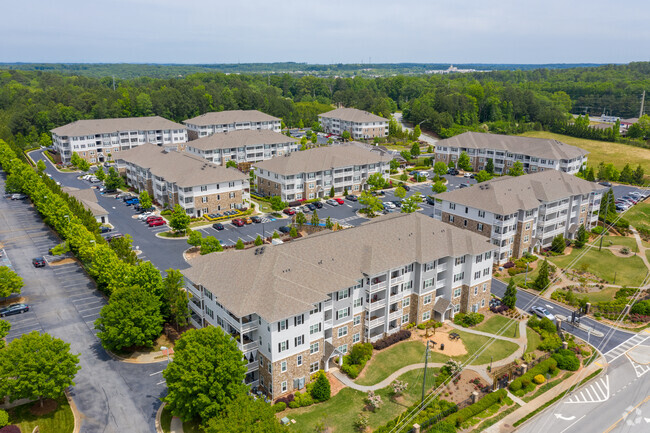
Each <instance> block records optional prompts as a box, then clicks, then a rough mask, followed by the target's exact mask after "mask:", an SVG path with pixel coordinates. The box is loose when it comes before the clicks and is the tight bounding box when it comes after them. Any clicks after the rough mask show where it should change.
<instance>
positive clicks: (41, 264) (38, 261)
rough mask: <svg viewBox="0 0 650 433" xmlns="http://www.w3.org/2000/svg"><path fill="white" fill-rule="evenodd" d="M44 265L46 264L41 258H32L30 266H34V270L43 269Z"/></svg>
mask: <svg viewBox="0 0 650 433" xmlns="http://www.w3.org/2000/svg"><path fill="white" fill-rule="evenodd" d="M46 263H47V262H46V261H45V259H44V258H43V257H34V258H33V259H32V265H34V267H35V268H44V267H45V265H46Z"/></svg>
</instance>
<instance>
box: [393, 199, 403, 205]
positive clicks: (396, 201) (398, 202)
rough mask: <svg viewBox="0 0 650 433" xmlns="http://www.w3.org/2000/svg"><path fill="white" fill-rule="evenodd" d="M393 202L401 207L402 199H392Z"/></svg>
mask: <svg viewBox="0 0 650 433" xmlns="http://www.w3.org/2000/svg"><path fill="white" fill-rule="evenodd" d="M393 204H394V205H395V206H397V207H402V201H401V200H393Z"/></svg>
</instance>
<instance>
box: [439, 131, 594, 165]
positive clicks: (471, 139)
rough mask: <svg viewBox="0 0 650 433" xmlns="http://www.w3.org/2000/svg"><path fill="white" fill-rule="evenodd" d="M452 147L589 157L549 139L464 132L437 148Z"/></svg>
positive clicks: (555, 158) (550, 156) (551, 156)
mask: <svg viewBox="0 0 650 433" xmlns="http://www.w3.org/2000/svg"><path fill="white" fill-rule="evenodd" d="M440 146H450V147H458V148H468V149H494V150H503V151H507V152H511V153H519V154H523V155H529V156H533V157H536V158H546V159H553V160H559V159H573V158H578V157H581V156H585V155H587V154H588V153H589V152H587V151H586V150H584V149H581V148H579V147H576V146H571V145H569V144H565V143H562V142H561V141H557V140H552V139H548V138H532V137H519V136H515V135H500V134H487V133H482V132H464V133H462V134H459V135H456V136H454V137H450V138H446V139H444V140H440V141H439V142H438V143H436V147H440Z"/></svg>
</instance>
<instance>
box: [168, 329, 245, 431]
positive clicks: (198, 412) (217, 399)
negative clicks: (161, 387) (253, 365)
mask: <svg viewBox="0 0 650 433" xmlns="http://www.w3.org/2000/svg"><path fill="white" fill-rule="evenodd" d="M174 351H175V354H174V360H173V361H172V362H171V363H169V365H168V366H167V368H166V369H165V371H163V377H164V378H165V380H166V382H167V388H168V393H167V396H166V397H165V398H164V399H163V400H164V401H165V402H166V403H167V404H168V405H169V408H170V410H171V413H172V414H173V415H175V416H178V417H181V418H182V419H183V420H184V421H189V420H191V419H195V418H197V417H200V418H201V419H203V420H209V419H211V418H216V417H218V416H219V415H220V414H221V412H222V411H223V410H224V408H225V406H226V405H227V404H228V403H231V402H232V401H233V400H234V399H235V398H236V397H237V396H238V395H240V394H244V393H245V392H246V385H244V383H243V382H244V376H245V375H246V363H245V361H244V360H243V356H242V353H241V351H240V350H239V348H238V347H237V342H236V341H235V339H234V338H231V337H230V335H228V334H226V333H225V332H224V331H223V330H222V329H221V328H220V327H217V326H208V327H206V328H202V329H190V330H189V331H187V332H185V333H184V334H183V335H182V336H181V338H179V339H178V340H177V341H176V346H175V348H174Z"/></svg>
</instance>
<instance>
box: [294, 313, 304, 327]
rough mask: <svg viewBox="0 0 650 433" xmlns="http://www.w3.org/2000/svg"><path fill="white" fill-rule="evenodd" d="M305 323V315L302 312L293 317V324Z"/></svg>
mask: <svg viewBox="0 0 650 433" xmlns="http://www.w3.org/2000/svg"><path fill="white" fill-rule="evenodd" d="M303 323H305V315H304V314H301V315H300V316H296V317H294V318H293V324H294V326H298V325H302V324H303Z"/></svg>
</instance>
